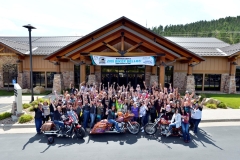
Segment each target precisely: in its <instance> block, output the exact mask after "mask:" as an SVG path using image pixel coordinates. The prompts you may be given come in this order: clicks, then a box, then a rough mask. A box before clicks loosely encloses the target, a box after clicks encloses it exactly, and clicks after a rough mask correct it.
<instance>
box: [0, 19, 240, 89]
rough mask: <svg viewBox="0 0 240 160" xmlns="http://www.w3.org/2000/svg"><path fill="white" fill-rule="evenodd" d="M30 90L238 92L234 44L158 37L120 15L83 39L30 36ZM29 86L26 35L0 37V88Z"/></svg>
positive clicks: (238, 52) (239, 72) (239, 51)
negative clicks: (157, 87) (85, 87)
mask: <svg viewBox="0 0 240 160" xmlns="http://www.w3.org/2000/svg"><path fill="white" fill-rule="evenodd" d="M32 52H33V59H32V60H33V86H43V87H45V88H52V90H56V91H57V92H60V91H61V90H63V89H66V88H68V87H69V84H70V83H71V82H72V83H74V84H75V86H76V87H78V85H79V83H80V82H82V81H87V82H88V84H91V83H100V82H102V83H103V84H105V85H107V82H110V84H112V83H113V82H116V83H118V84H119V85H123V84H124V85H126V84H128V83H131V85H132V86H136V84H140V85H142V83H143V81H145V82H146V84H147V85H150V84H152V83H153V82H154V81H156V82H158V83H161V84H163V85H164V86H168V85H169V83H172V84H173V86H174V87H178V88H179V89H180V90H190V91H191V90H198V91H220V92H226V93H236V92H237V91H240V65H239V64H240V58H239V55H240V44H235V45H229V44H228V43H225V42H223V41H221V40H219V39H216V38H212V37H210V38H204V37H203V38H200V37H162V36H159V35H157V34H155V33H153V32H152V31H150V30H149V29H147V28H145V27H143V26H141V25H139V24H137V23H136V22H134V21H132V20H130V19H128V18H126V17H121V18H119V19H117V20H115V21H113V22H111V23H109V24H107V25H105V26H103V27H101V28H99V29H97V30H95V31H93V32H91V33H89V34H88V35H86V36H83V37H79V36H65V37H61V36H57V37H32ZM12 79H15V80H16V81H17V83H19V84H20V85H21V86H22V88H30V56H29V44H28V37H0V88H3V87H6V86H7V85H9V84H10V85H11V84H12Z"/></svg>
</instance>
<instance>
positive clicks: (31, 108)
mask: <svg viewBox="0 0 240 160" xmlns="http://www.w3.org/2000/svg"><path fill="white" fill-rule="evenodd" d="M34 108H37V106H32V107H30V108H29V111H30V112H34Z"/></svg>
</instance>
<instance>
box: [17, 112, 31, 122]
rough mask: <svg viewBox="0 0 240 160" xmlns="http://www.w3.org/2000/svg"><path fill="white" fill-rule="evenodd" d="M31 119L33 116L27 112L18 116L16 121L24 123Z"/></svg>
mask: <svg viewBox="0 0 240 160" xmlns="http://www.w3.org/2000/svg"><path fill="white" fill-rule="evenodd" d="M32 119H33V116H31V115H29V114H24V115H22V116H21V117H19V120H18V122H19V123H26V122H29V121H31V120H32Z"/></svg>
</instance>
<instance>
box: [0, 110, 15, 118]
mask: <svg viewBox="0 0 240 160" xmlns="http://www.w3.org/2000/svg"><path fill="white" fill-rule="evenodd" d="M11 115H12V114H11V113H9V112H4V113H1V114H0V120H3V119H6V118H8V117H11Z"/></svg>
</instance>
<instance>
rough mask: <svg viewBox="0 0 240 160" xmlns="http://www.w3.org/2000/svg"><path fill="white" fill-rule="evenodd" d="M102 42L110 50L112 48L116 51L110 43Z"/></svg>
mask: <svg viewBox="0 0 240 160" xmlns="http://www.w3.org/2000/svg"><path fill="white" fill-rule="evenodd" d="M103 44H104V45H105V46H107V47H108V48H110V49H111V50H113V51H115V52H118V50H117V49H116V48H115V47H113V46H111V45H110V44H108V43H105V42H103Z"/></svg>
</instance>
